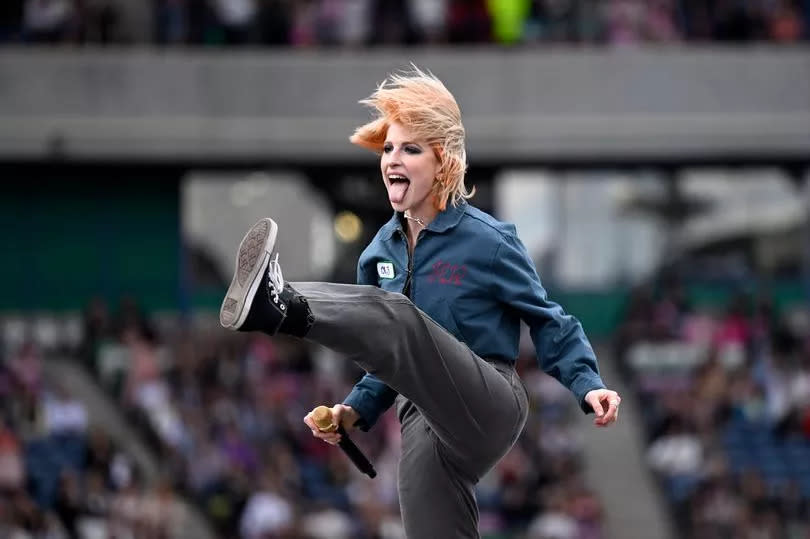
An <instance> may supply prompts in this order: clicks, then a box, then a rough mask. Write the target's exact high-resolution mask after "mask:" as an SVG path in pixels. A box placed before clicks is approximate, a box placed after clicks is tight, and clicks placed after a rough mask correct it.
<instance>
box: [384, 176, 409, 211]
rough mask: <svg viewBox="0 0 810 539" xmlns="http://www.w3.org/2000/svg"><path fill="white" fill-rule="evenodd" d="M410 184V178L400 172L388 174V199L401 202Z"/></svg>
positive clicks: (395, 202)
mask: <svg viewBox="0 0 810 539" xmlns="http://www.w3.org/2000/svg"><path fill="white" fill-rule="evenodd" d="M410 185H411V180H409V179H408V178H407V177H405V176H403V175H401V174H390V175H389V176H388V199H389V200H390V201H391V202H392V203H394V204H398V203H400V202H402V201H403V199H404V198H405V194H406V193H407V192H408V187H410Z"/></svg>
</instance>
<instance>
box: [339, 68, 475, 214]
mask: <svg viewBox="0 0 810 539" xmlns="http://www.w3.org/2000/svg"><path fill="white" fill-rule="evenodd" d="M411 67H412V70H411V71H406V72H402V73H393V74H391V75H389V76H388V78H386V79H385V80H384V81H383V82H382V83H381V84H380V85H379V86H378V87H377V90H376V91H375V92H374V93H373V94H371V95H370V96H369V97H367V98H366V99H363V100H361V101H360V103H361V104H363V105H367V106H369V107H371V108H373V109H375V110H376V112H377V117H376V118H375V119H373V120H372V121H370V122H368V123H367V124H365V125H362V126H360V127H358V128H357V129H356V130H355V132H354V134H353V135H352V136H351V137H349V140H350V141H351V142H352V143H353V144H357V145H358V146H361V147H363V148H366V149H369V150H372V151H374V152H376V153H378V154H379V153H382V150H383V145H384V143H385V137H386V135H387V134H388V127H389V126H390V125H391V124H392V123H393V122H397V123H401V124H402V125H404V126H406V127H407V128H408V129H409V130H410V131H412V132H413V133H414V135H416V136H417V137H419V138H422V139H425V140H427V141H428V144H430V146H431V147H432V148H433V152H434V153H435V154H436V157H437V158H438V159H439V162H440V163H441V168H440V169H439V173H438V175H437V177H436V178H435V180H434V182H433V188H432V190H431V192H432V194H433V205H434V206H435V207H436V209H437V210H439V211H443V210H444V209H445V208H446V207H447V201H448V200H450V202H451V203H452V204H453V205H454V206H455V205H457V204H458V203H459V202H461V201H463V200H466V199H468V198H471V197H472V196H473V195H474V194H475V188H473V189H472V191H467V187H466V186H465V185H464V174H465V173H466V171H467V152H466V150H465V149H464V137H465V131H464V125H463V124H462V123H461V110H460V109H459V106H458V103H456V99H455V98H454V97H453V94H451V93H450V91H449V90H448V89H447V88H446V87H445V86H444V84H442V81H440V80H439V79H438V78H436V76H435V75H433V74H432V73H430V72H428V73H425V72H424V71H422V70H420V69H419V68H418V67H416V66H415V65H413V64H411Z"/></svg>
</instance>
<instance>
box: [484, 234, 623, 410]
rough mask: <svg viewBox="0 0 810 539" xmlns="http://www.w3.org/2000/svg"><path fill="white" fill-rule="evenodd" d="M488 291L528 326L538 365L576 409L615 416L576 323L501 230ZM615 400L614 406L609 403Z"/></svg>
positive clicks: (611, 398) (519, 244) (518, 243)
mask: <svg viewBox="0 0 810 539" xmlns="http://www.w3.org/2000/svg"><path fill="white" fill-rule="evenodd" d="M492 269H493V274H494V275H495V276H496V277H497V278H496V279H495V283H494V285H493V286H494V287H495V288H496V290H495V291H494V292H495V293H496V294H497V297H499V298H500V299H501V300H502V301H503V302H504V303H506V304H507V305H508V306H509V308H511V309H513V310H514V311H515V312H516V313H517V314H518V315H519V316H520V318H521V319H523V320H524V321H525V322H526V323H527V324H528V325H529V329H530V332H531V336H532V341H533V342H534V345H535V349H536V351H537V359H538V362H539V363H540V366H541V368H542V369H543V370H544V371H545V372H546V373H548V374H550V375H551V376H553V377H554V378H556V379H557V380H559V381H560V383H562V384H563V385H564V386H565V387H567V388H568V389H569V390H571V392H572V393H573V394H574V396H575V397H576V399H577V402H578V403H579V405H580V407H581V408H582V410H583V411H584V412H586V413H589V412H591V411H593V412H594V413H595V414H596V419H595V421H594V422H595V423H596V424H597V425H607V424H610V423H611V422H612V421H614V420H615V417H616V410H617V407H618V403H619V402H620V401H621V399H620V398H619V396H618V394H616V392H615V391H611V390H609V389H606V388H605V384H604V382H603V381H602V378H601V376H600V375H599V367H598V365H597V362H596V354H594V351H593V347H592V346H591V343H590V342H589V341H588V338H587V337H586V336H585V332H584V331H583V329H582V325H581V324H580V323H579V321H578V320H577V319H576V318H574V317H573V316H571V315H569V314H567V313H566V312H565V311H564V310H563V309H562V307H560V306H559V305H558V304H556V303H554V302H553V301H551V300H549V299H548V297H547V294H546V291H545V289H544V288H543V286H542V284H541V282H540V277H539V276H538V275H537V271H536V270H535V268H534V264H533V263H532V261H531V258H530V257H529V254H528V252H527V251H526V248H525V247H524V246H523V243H522V242H521V241H520V239H519V238H518V237H517V235H516V234H515V233H514V231H513V232H512V233H510V234H505V235H504V238H503V241H502V243H501V244H500V245H499V246H498V249H497V250H496V251H495V256H494V257H493V260H492ZM614 404H615V406H614Z"/></svg>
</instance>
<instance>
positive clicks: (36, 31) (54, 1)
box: [23, 0, 76, 43]
mask: <svg viewBox="0 0 810 539" xmlns="http://www.w3.org/2000/svg"><path fill="white" fill-rule="evenodd" d="M74 15H75V10H74V4H73V2H72V1H71V0H26V1H25V13H24V17H23V30H24V35H25V39H26V41H30V42H32V43H60V42H63V41H67V40H68V39H70V38H72V37H75V30H76V26H75V19H74Z"/></svg>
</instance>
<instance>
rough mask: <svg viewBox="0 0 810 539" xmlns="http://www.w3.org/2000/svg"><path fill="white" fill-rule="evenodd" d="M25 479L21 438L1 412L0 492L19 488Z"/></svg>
mask: <svg viewBox="0 0 810 539" xmlns="http://www.w3.org/2000/svg"><path fill="white" fill-rule="evenodd" d="M24 480H25V468H24V466H23V455H22V448H21V447H20V440H19V438H18V437H17V435H16V434H15V433H14V431H12V430H11V428H10V426H9V425H8V424H7V423H6V421H5V419H4V418H3V415H2V414H0V494H2V493H8V492H14V491H16V490H18V489H19V488H20V487H22V486H23V481H24Z"/></svg>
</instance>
